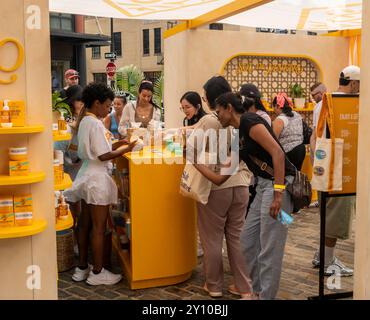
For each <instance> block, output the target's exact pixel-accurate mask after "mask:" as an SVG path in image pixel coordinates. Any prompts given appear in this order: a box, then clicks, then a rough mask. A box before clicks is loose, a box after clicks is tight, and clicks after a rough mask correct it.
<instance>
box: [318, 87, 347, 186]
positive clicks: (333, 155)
mask: <svg viewBox="0 0 370 320" xmlns="http://www.w3.org/2000/svg"><path fill="white" fill-rule="evenodd" d="M333 121H334V115H333V100H332V96H331V95H330V94H325V95H324V97H323V102H322V109H321V113H320V118H319V122H318V125H317V139H316V147H315V154H314V163H313V172H312V181H311V185H312V187H313V188H314V189H315V190H318V191H327V192H331V191H341V190H342V176H343V146H344V140H343V139H340V138H335V130H334V122H333ZM326 125H327V126H328V129H329V133H330V138H325V137H323V135H324V134H325V133H324V132H325V131H326V130H325V127H326Z"/></svg>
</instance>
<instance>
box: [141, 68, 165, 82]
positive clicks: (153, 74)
mask: <svg viewBox="0 0 370 320" xmlns="http://www.w3.org/2000/svg"><path fill="white" fill-rule="evenodd" d="M161 74H162V72H161V71H148V72H144V78H145V80H149V81H151V82H152V83H153V84H154V82H155V80H157V79H158V78H159V77H160V76H161Z"/></svg>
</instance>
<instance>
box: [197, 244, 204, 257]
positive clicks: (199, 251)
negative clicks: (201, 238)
mask: <svg viewBox="0 0 370 320" xmlns="http://www.w3.org/2000/svg"><path fill="white" fill-rule="evenodd" d="M203 255H204V251H203V249H202V247H201V246H199V245H198V250H197V257H198V258H199V257H201V256H203Z"/></svg>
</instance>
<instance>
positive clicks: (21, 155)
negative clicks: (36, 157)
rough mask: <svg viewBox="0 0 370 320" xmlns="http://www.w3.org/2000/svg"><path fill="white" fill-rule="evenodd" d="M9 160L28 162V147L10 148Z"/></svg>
mask: <svg viewBox="0 0 370 320" xmlns="http://www.w3.org/2000/svg"><path fill="white" fill-rule="evenodd" d="M9 160H12V161H24V160H27V147H21V148H9Z"/></svg>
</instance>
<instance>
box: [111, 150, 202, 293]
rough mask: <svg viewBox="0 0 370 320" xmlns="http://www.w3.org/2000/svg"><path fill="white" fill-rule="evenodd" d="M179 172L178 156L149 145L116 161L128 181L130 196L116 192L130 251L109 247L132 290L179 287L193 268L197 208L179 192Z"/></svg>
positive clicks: (181, 167)
mask: <svg viewBox="0 0 370 320" xmlns="http://www.w3.org/2000/svg"><path fill="white" fill-rule="evenodd" d="M183 169H184V159H183V157H182V156H175V155H174V154H173V153H171V152H166V150H164V149H163V150H162V148H160V149H158V148H152V147H150V146H145V147H144V150H143V151H140V152H132V153H129V154H127V155H125V157H124V158H122V159H119V160H118V161H117V170H118V171H121V172H122V170H126V172H128V177H129V179H128V180H129V194H128V195H127V190H126V192H125V193H126V194H124V192H120V193H121V194H123V196H124V197H127V199H128V203H129V206H128V208H127V212H126V213H125V214H126V215H127V217H126V220H127V219H129V220H130V222H131V226H130V231H129V233H130V248H129V250H122V249H121V248H120V246H119V241H117V240H118V239H115V240H114V241H113V245H114V248H115V250H116V252H117V253H118V256H119V260H120V262H121V265H122V267H123V270H124V272H125V275H126V277H127V279H128V283H129V286H130V288H131V289H141V288H148V287H156V286H165V285H170V284H176V283H179V282H183V281H185V280H187V279H189V278H190V276H191V274H192V270H193V269H194V268H195V266H196V263H197V257H196V244H197V241H196V208H195V202H194V201H193V200H191V199H189V198H185V197H183V196H181V195H180V193H179V181H180V179H181V174H182V172H183ZM118 185H119V183H118ZM120 191H121V190H120Z"/></svg>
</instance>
